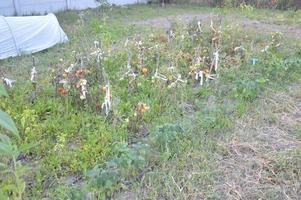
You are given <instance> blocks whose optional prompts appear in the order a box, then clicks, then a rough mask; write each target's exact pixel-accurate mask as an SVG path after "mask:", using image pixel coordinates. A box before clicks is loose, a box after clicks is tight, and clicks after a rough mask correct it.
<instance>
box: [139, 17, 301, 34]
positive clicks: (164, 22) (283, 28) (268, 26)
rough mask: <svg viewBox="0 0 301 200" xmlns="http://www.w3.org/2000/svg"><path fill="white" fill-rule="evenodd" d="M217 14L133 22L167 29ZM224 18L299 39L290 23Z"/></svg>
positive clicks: (299, 29) (245, 18) (257, 29)
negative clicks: (179, 22) (178, 23)
mask: <svg viewBox="0 0 301 200" xmlns="http://www.w3.org/2000/svg"><path fill="white" fill-rule="evenodd" d="M218 17H219V16H218V15H217V14H214V13H199V14H192V13H188V14H181V15H171V16H165V17H157V18H152V19H147V20H143V21H136V22H133V24H136V25H146V26H152V27H160V28H164V29H169V28H170V27H171V25H172V23H173V22H175V21H177V20H180V21H182V22H187V23H188V22H190V21H192V20H193V19H197V20H200V21H201V22H204V23H206V22H209V21H210V20H211V19H214V18H218ZM220 17H221V18H222V19H224V20H231V21H236V22H237V23H238V24H239V25H240V26H241V27H242V28H250V29H253V30H255V31H260V32H261V33H263V32H266V33H269V32H281V33H283V34H284V35H286V36H289V37H292V38H296V39H301V28H300V27H297V26H291V25H281V24H273V23H271V22H269V21H258V20H253V19H249V18H247V17H241V16H238V15H233V14H232V15H225V16H220Z"/></svg>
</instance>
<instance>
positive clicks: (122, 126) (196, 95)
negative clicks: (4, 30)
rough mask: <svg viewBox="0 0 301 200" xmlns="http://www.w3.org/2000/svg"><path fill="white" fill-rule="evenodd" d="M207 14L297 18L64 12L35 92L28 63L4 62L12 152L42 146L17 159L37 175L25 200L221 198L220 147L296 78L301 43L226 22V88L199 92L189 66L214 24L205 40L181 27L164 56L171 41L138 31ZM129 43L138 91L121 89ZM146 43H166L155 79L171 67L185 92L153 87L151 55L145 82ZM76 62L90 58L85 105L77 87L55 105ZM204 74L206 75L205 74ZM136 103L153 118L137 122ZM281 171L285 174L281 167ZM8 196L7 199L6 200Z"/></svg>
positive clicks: (173, 11)
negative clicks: (100, 53)
mask: <svg viewBox="0 0 301 200" xmlns="http://www.w3.org/2000/svg"><path fill="white" fill-rule="evenodd" d="M201 12H204V13H205V12H206V13H207V12H214V13H222V14H226V15H227V14H232V13H233V12H235V14H238V15H240V16H245V15H247V16H248V17H256V18H257V17H258V18H266V17H273V18H274V19H276V21H277V20H278V19H277V17H275V16H280V17H282V16H283V18H285V20H284V21H281V23H286V22H288V23H292V24H295V25H299V21H298V14H296V15H295V14H291V13H292V11H288V12H277V13H273V12H272V11H266V10H254V11H252V13H250V12H247V13H246V12H245V11H239V10H238V9H227V8H224V9H217V8H216V9H211V8H206V7H197V6H176V5H171V6H168V7H166V8H161V7H157V6H150V7H148V6H142V5H135V6H129V7H126V8H122V7H112V8H99V9H95V10H86V11H81V12H75V11H68V12H62V13H59V14H57V17H58V20H59V21H60V23H61V25H62V27H63V29H64V30H65V31H66V33H67V35H68V37H69V42H68V43H66V44H62V45H57V46H55V47H53V48H51V49H48V50H45V51H43V52H40V53H37V54H35V58H36V61H37V70H38V83H37V86H36V87H34V85H32V83H30V81H29V73H30V69H31V56H30V55H27V56H26V55H25V56H21V57H17V58H9V59H7V60H2V61H0V65H1V72H3V73H4V75H5V76H8V77H10V78H13V79H17V83H16V84H15V86H14V87H13V88H12V89H9V91H8V92H9V95H10V99H5V100H3V101H1V102H0V107H1V108H3V109H4V110H5V111H6V112H8V113H9V114H10V115H11V116H12V117H13V118H14V119H15V121H16V123H17V125H18V128H19V130H20V132H21V137H22V141H21V142H16V143H17V144H18V145H24V144H28V143H35V144H36V146H35V147H34V148H32V149H30V150H29V151H26V152H23V153H22V155H20V159H21V160H22V163H23V165H25V166H27V167H28V168H29V169H34V170H33V173H30V174H27V175H26V173H25V174H24V180H25V181H26V183H27V185H26V191H25V193H24V194H23V195H24V198H25V199H40V198H42V197H48V198H51V199H83V197H84V196H86V195H87V194H90V195H92V196H93V198H95V199H97V198H99V199H102V198H110V197H113V198H114V197H116V196H118V195H120V194H121V196H122V194H123V192H124V191H131V193H132V194H133V195H138V194H139V195H138V196H139V197H138V198H139V199H142V198H149V199H160V198H161V199H186V198H188V199H190V198H192V199H193V198H196V199H203V198H222V197H221V195H222V194H220V193H219V192H218V191H217V188H216V186H215V183H216V181H217V180H219V176H220V175H221V172H220V171H218V170H217V168H216V167H215V162H216V158H218V157H219V156H225V155H228V154H229V152H228V149H227V148H226V147H224V146H223V145H221V143H222V141H224V140H226V138H229V137H231V129H232V128H233V126H234V125H235V121H236V120H238V119H239V118H241V117H242V116H245V115H247V112H249V111H250V108H252V106H256V102H257V100H258V98H259V97H260V96H262V95H264V94H265V91H266V90H267V89H271V88H273V89H276V90H278V89H279V88H281V87H283V85H288V84H289V83H290V82H291V81H294V80H297V79H298V78H299V77H300V73H301V71H300V63H301V61H300V53H301V52H300V46H298V45H300V44H298V43H296V41H292V40H291V39H287V38H282V37H280V38H278V36H277V35H275V36H274V40H273V39H272V36H271V35H270V34H269V35H264V34H262V35H258V34H257V35H256V34H254V32H253V31H252V30H241V31H239V29H238V28H237V27H236V26H235V23H236V21H225V22H224V23H223V24H222V35H221V37H222V43H221V44H220V47H219V48H220V51H221V55H220V56H221V59H220V69H219V71H218V74H219V77H218V78H217V79H216V80H214V81H211V82H210V83H209V84H205V85H204V86H203V87H200V86H199V85H198V84H197V83H196V82H195V81H193V79H192V78H191V77H189V76H188V72H189V67H190V66H191V65H192V64H193V63H192V61H191V60H190V59H189V57H194V55H195V50H196V47H197V45H198V44H200V45H201V46H202V48H203V49H202V50H204V51H203V52H202V54H203V55H205V56H208V57H212V53H213V51H214V48H213V47H212V45H211V39H212V37H213V35H212V30H211V29H210V27H209V24H210V23H209V22H208V23H205V24H204V25H203V28H204V32H203V33H202V34H201V35H199V34H198V33H195V32H196V31H195V30H196V27H197V25H196V22H192V23H190V24H183V23H181V22H177V24H175V25H174V27H176V28H175V30H174V31H175V33H176V36H175V39H174V42H173V43H172V44H169V45H172V46H169V45H168V44H166V43H164V41H163V42H162V41H161V40H162V38H163V39H165V40H166V35H165V31H164V30H161V29H154V30H152V29H151V28H150V27H146V26H145V25H133V24H132V22H134V21H140V20H144V19H149V18H154V17H158V16H169V15H178V14H184V13H201ZM288 16H291V17H290V18H288ZM286 20H287V21H286ZM214 23H218V22H217V21H214ZM187 30H189V31H190V32H193V33H195V34H196V36H195V38H194V40H193V41H192V40H191V39H190V38H189V37H186V38H184V39H182V37H181V35H182V34H183V35H184V34H186V32H187ZM246 35H247V37H246ZM126 38H129V39H130V42H129V44H128V46H127V49H130V50H131V52H132V54H133V57H132V66H133V68H136V70H137V72H138V74H140V76H138V77H137V78H136V80H135V81H133V82H132V83H131V84H129V81H128V80H127V78H124V79H121V77H122V75H123V74H124V73H125V72H126V63H127V60H128V58H127V57H128V52H127V49H126V48H125V47H124V43H125V40H126ZM139 39H141V40H142V41H143V42H144V45H145V47H146V48H149V47H153V46H154V45H155V44H157V43H160V45H161V49H160V50H161V53H160V54H161V57H160V60H159V65H160V70H162V71H160V73H164V74H166V76H168V77H170V76H171V72H170V70H169V69H168V61H167V60H168V59H171V60H172V62H173V64H174V66H175V70H176V72H177V73H180V74H182V77H183V78H187V79H188V83H187V84H176V85H175V86H174V87H172V84H170V83H168V84H166V83H162V82H160V81H153V80H152V77H151V75H153V74H154V72H155V70H156V64H157V61H156V54H157V51H156V50H154V48H149V49H148V50H146V51H145V54H144V56H145V57H146V58H147V59H145V60H144V65H145V67H146V68H147V69H148V71H149V74H148V75H146V76H142V75H141V73H140V71H139V69H138V63H139V59H138V53H139V52H138V50H137V47H136V44H135V42H136V41H137V40H139ZM94 41H101V44H102V48H103V50H104V53H105V54H104V59H103V61H102V63H101V67H103V68H104V69H105V72H106V75H104V74H102V75H103V76H102V77H99V76H98V75H99V73H100V71H101V68H100V67H99V66H98V64H97V63H96V61H95V58H93V56H90V55H89V54H90V52H91V51H93V45H94V44H93V43H94ZM160 41H161V42H160ZM277 42H281V44H282V45H281V46H280V47H279V48H277V47H276V46H275V45H276V43H277ZM267 44H270V46H271V49H270V50H269V53H267V54H266V53H262V52H261V49H263V48H264V47H265V46H266V45H267ZM239 45H242V46H243V47H244V48H245V49H247V50H246V52H244V55H238V54H235V52H234V51H233V49H234V48H235V47H237V46H239ZM72 51H76V52H78V55H77V58H83V60H84V62H83V65H84V66H81V67H84V68H85V69H88V70H87V71H85V73H86V74H85V78H86V79H87V80H88V83H89V92H90V95H91V99H89V100H88V101H80V100H79V95H80V94H79V91H78V89H76V87H75V86H74V85H73V86H71V89H70V93H69V95H67V96H60V95H58V94H56V88H55V85H54V84H52V82H53V80H54V79H53V77H55V76H58V77H59V78H60V79H62V73H63V70H64V69H66V68H68V67H69V66H70V64H71V63H74V54H73V53H72ZM84 57H88V58H89V59H85V58H84ZM252 57H256V58H258V60H259V61H258V63H257V64H256V65H252V64H251V63H250V61H249V59H250V58H252ZM187 58H188V59H187ZM60 59H62V60H60ZM206 67H207V66H206V63H203V64H202V66H201V68H202V69H203V68H206ZM102 73H103V72H102ZM97 74H98V75H97ZM75 79H76V80H78V78H76V77H75ZM107 80H110V85H111V89H112V95H113V111H112V112H111V113H110V115H109V116H107V117H105V116H104V115H103V114H100V112H99V104H101V103H103V98H104V93H103V92H102V91H101V88H102V87H103V86H104V85H105V84H106V81H107ZM172 81H173V79H172V78H170V81H169V82H172ZM139 102H143V103H145V104H146V105H147V106H149V107H150V109H149V110H148V111H146V112H145V113H142V114H141V113H137V111H136V110H137V105H138V104H139ZM0 160H1V158H0ZM282 160H283V159H282V158H280V159H279V163H281V162H285V161H282ZM1 161H2V160H1ZM277 162H278V160H277ZM7 164H8V165H9V162H7ZM294 167H295V165H291V168H294ZM9 181H10V180H6V179H2V178H0V185H4V186H5V185H8V184H9ZM2 192H3V193H5V194H8V195H9V193H10V190H9V189H8V190H4V191H2ZM0 195H1V193H0Z"/></svg>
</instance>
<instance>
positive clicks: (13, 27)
mask: <svg viewBox="0 0 301 200" xmlns="http://www.w3.org/2000/svg"><path fill="white" fill-rule="evenodd" d="M0 33H1V36H0V59H4V58H8V57H12V56H17V55H21V54H30V53H35V52H38V51H42V50H44V49H47V48H49V47H52V46H54V45H55V44H58V43H63V42H66V41H67V40H68V38H67V35H66V34H65V33H64V31H63V30H62V28H61V27H60V25H59V22H58V21H57V18H56V17H55V15H54V14H48V15H46V16H31V17H3V16H0Z"/></svg>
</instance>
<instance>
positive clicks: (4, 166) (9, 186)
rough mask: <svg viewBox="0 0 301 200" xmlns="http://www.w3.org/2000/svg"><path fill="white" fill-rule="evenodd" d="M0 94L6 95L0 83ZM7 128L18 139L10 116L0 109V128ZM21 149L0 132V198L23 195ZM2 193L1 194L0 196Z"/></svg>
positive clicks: (19, 197)
mask: <svg viewBox="0 0 301 200" xmlns="http://www.w3.org/2000/svg"><path fill="white" fill-rule="evenodd" d="M0 96H6V97H7V96H8V94H7V92H6V90H5V88H4V86H3V85H2V84H0ZM1 127H2V128H3V129H5V130H7V131H8V132H9V133H11V134H12V136H14V137H15V138H17V139H20V136H19V132H18V130H17V128H16V126H15V123H14V122H13V120H12V119H11V117H10V116H9V115H8V114H6V113H5V112H3V111H2V110H0V128H1ZM20 153H21V151H20V149H19V148H18V146H17V145H15V144H14V143H13V141H12V140H11V138H10V137H9V136H8V135H5V134H2V133H0V156H1V157H0V169H1V172H0V175H1V178H0V185H1V190H0V198H1V199H7V198H12V199H19V200H21V199H22V197H23V193H24V191H25V181H24V180H23V175H24V174H25V167H24V166H23V165H22V163H21V161H20V160H18V156H19V155H20ZM1 195H2V196H1Z"/></svg>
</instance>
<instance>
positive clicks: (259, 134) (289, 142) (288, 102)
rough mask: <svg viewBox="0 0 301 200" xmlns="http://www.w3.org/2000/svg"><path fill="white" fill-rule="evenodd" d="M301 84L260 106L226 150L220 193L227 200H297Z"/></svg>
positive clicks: (300, 189) (239, 127) (299, 189)
mask: <svg viewBox="0 0 301 200" xmlns="http://www.w3.org/2000/svg"><path fill="white" fill-rule="evenodd" d="M300 122H301V84H300V83H299V84H295V85H292V86H291V87H290V88H289V89H288V91H287V92H283V93H276V94H274V95H272V97H270V98H263V99H261V100H260V103H259V106H258V107H257V109H255V110H254V111H253V112H252V114H250V115H247V116H246V117H245V118H243V119H241V120H240V121H239V122H238V123H237V125H236V128H235V130H234V134H233V137H232V138H231V139H230V140H229V141H228V142H227V143H225V144H224V145H225V146H226V147H227V148H228V155H227V156H224V157H222V158H221V159H220V160H219V162H218V166H220V170H221V171H222V175H223V176H222V177H223V178H222V181H221V182H220V183H219V184H218V188H219V191H220V192H221V193H222V194H223V196H225V197H226V199H298V198H300V196H301V187H300V186H301V185H300V181H301V179H300V178H301V177H300V176H301V153H300V152H301V140H300V139H298V138H297V136H296V131H297V127H298V124H300Z"/></svg>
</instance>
